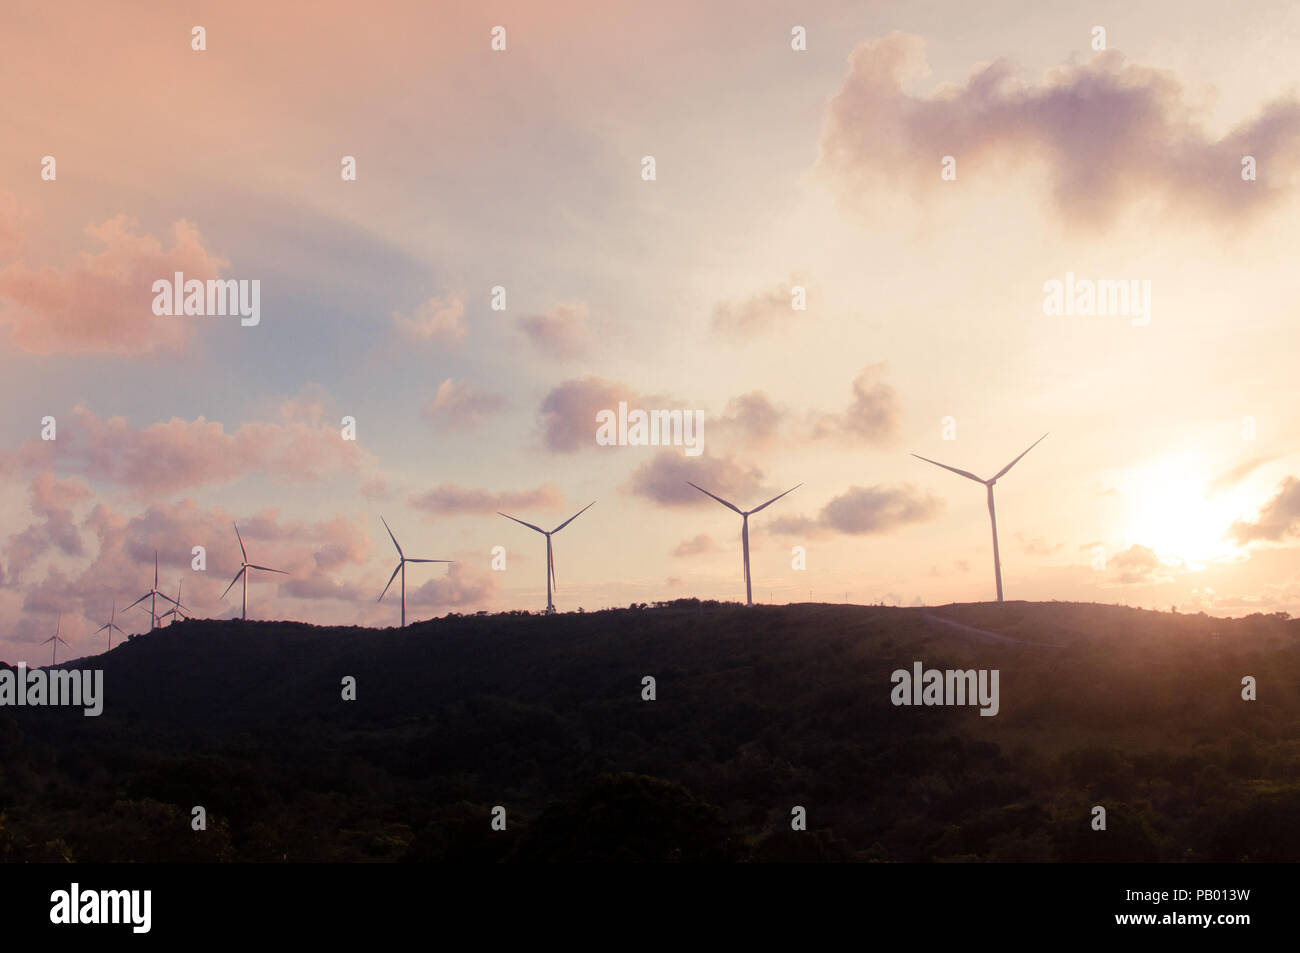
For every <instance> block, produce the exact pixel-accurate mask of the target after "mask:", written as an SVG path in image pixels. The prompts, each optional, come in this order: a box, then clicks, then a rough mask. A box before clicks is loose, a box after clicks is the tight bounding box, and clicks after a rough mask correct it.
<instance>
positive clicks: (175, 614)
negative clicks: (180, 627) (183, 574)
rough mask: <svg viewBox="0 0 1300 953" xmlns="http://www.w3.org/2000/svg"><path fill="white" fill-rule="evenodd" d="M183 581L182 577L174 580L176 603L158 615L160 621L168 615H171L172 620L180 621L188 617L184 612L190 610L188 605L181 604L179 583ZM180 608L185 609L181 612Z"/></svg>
mask: <svg viewBox="0 0 1300 953" xmlns="http://www.w3.org/2000/svg"><path fill="white" fill-rule="evenodd" d="M184 582H185V580H184V579H178V580H177V581H176V605H174V606H172V607H171V608H170V609H168V610H167V611H166V612H164V613H163V614H162V615H160V616H159V617H158V621H159V622H161V621H162V620H163V619H165V618H167V617H168V616H172V621H173V622H181V621H183V620H185V619H188V618H189V616H187V615H186V614H185V613H186V612H188V611H189V610H190V607H189V606H186V605H182V604H181V584H182V583H184ZM182 609H183V610H185V611H184V612H182V611H181V610H182Z"/></svg>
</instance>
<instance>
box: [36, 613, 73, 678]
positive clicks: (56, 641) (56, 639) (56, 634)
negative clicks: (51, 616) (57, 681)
mask: <svg viewBox="0 0 1300 953" xmlns="http://www.w3.org/2000/svg"><path fill="white" fill-rule="evenodd" d="M62 628H63V613H62V612H60V613H59V621H58V622H57V623H55V626H54V634H53V635H51V636H50V637H49V638H48V639H46V640H45V642H53V643H54V644H53V645H51V646H50V667H51V668H52V667H53V666H54V664H55V658H56V656H57V655H58V652H59V643H60V642H62V643H63V644H64V645H67V644H68V642H67V640H66V639H63V638H60V637H59V630H60V629H62ZM45 642H42V643H41V645H44V644H45Z"/></svg>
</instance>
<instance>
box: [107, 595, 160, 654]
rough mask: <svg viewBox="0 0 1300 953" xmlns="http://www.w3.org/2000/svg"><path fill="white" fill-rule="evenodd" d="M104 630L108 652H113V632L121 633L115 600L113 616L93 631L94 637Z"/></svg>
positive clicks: (115, 601)
mask: <svg viewBox="0 0 1300 953" xmlns="http://www.w3.org/2000/svg"><path fill="white" fill-rule="evenodd" d="M176 596H177V598H179V597H180V592H179V591H178V592H177V593H176ZM105 629H108V648H109V651H110V652H111V651H112V650H113V630H114V629H117V631H118V632H122V627H121V626H120V625H118V624H117V600H116V599H114V600H113V614H112V615H110V616H109V617H108V621H107V622H105V623H104V624H103V625H101V626H100V627H99V628H98V629H96V630H95V635H99V633H101V632H103V631H104V630H105ZM122 634H123V635H126V633H125V632H122Z"/></svg>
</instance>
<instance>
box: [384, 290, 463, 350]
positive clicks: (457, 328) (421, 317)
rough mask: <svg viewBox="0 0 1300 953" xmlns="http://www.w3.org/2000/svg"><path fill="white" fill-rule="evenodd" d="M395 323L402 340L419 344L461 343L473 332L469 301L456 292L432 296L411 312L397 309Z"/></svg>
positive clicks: (394, 314) (394, 313)
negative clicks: (467, 314)
mask: <svg viewBox="0 0 1300 953" xmlns="http://www.w3.org/2000/svg"><path fill="white" fill-rule="evenodd" d="M393 327H394V328H395V329H396V330H397V335H398V337H399V338H400V339H401V340H403V341H406V342H409V343H417V344H428V343H437V344H459V343H460V342H461V341H464V340H465V338H466V336H467V335H468V333H469V332H468V330H467V329H466V328H465V302H464V301H462V300H461V299H460V298H459V297H458V296H456V295H449V296H446V297H441V298H440V297H437V296H434V297H432V298H429V299H428V300H427V301H424V302H423V303H421V304H420V306H419V307H418V308H416V310H415V313H414V314H412V315H410V316H407V315H404V314H402V313H401V312H398V311H394V312H393Z"/></svg>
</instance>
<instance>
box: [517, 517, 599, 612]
mask: <svg viewBox="0 0 1300 953" xmlns="http://www.w3.org/2000/svg"><path fill="white" fill-rule="evenodd" d="M595 505H596V501H595V500H592V501H591V502H590V503H588V504H587V505H586V506H584V507H583V508H582V509H580V510H578V512H576V513H574V514H573V515H572V516H570V517H569V518H568V519H567V520H565V521H564V522H563V523H561V524H560V525H559V526H557V527H555V529H553V530H551V531H550V532H549V533H548V532H547V531H546V530H544V529H542V528H541V527H540V526H534V525H533V524H532V523H525V522H524V521H523V520H521V519H515V518H514V517H513V516H511V515H510V514H509V513H502V512H501V511H500V510H497V515H498V516H504V517H505V518H506V519H508V520H515V522H516V523H520V524H522V525H524V526H527V527H528V528H529V529H534V530H537V532H539V533H541V534H542V535H543V536H545V537H546V614H547V615H554V614H555V603H553V602H552V601H551V585H552V583H554V582H555V556H554V554H553V553H552V551H551V537H552V536H554V535H555V534H556V533H558V532H559V531H560V530H562V529H564V527H566V526H568V525H569V524H570V523H572V522H573V521H574V520H576V519H577V518H578V517H579V516H581V515H582V514H583V513H585V512H587V510H589V509H591V508H592V507H593V506H595ZM556 588H558V586H557V587H556Z"/></svg>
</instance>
